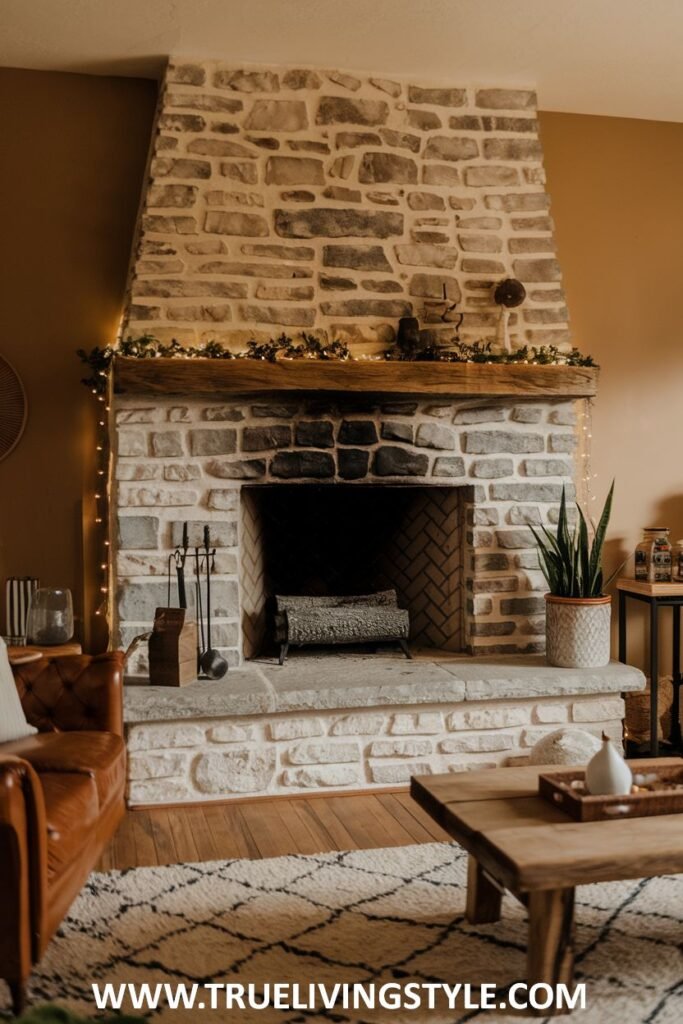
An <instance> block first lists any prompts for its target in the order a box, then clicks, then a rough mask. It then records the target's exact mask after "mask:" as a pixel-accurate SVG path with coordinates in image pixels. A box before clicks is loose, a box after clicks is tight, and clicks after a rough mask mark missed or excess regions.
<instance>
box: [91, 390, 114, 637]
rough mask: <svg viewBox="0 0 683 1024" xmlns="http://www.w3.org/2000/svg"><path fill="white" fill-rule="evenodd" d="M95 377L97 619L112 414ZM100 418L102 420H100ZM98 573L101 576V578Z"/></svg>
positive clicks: (104, 603) (105, 591)
mask: <svg viewBox="0 0 683 1024" xmlns="http://www.w3.org/2000/svg"><path fill="white" fill-rule="evenodd" d="M98 376H99V377H101V378H102V379H103V383H102V385H98V386H97V387H95V388H93V389H92V391H93V394H94V395H95V399H96V401H97V403H98V404H97V406H96V407H95V408H96V409H97V413H98V416H97V419H96V422H97V427H96V437H95V481H96V483H95V486H94V488H93V502H94V515H93V521H94V525H95V527H96V528H97V534H96V538H97V542H98V543H101V544H102V550H101V551H100V553H99V557H98V561H97V566H98V570H99V572H98V575H99V576H100V578H99V580H98V581H97V590H98V592H99V594H100V595H101V598H100V600H99V601H98V607H97V608H96V609H94V613H95V615H97V616H98V617H100V618H101V617H103V616H107V613H108V595H109V591H110V587H109V551H110V542H109V538H108V536H107V531H108V528H109V489H108V485H107V467H108V463H109V435H108V422H107V419H108V418H107V416H105V413H109V412H110V411H111V405H110V402H109V400H108V387H107V373H106V371H105V370H99V371H98ZM100 417H101V418H100ZM100 574H101V575H100Z"/></svg>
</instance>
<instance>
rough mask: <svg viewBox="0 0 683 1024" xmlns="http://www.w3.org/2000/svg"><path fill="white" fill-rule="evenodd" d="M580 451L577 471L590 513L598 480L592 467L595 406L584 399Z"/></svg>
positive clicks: (585, 503) (583, 499)
mask: <svg viewBox="0 0 683 1024" xmlns="http://www.w3.org/2000/svg"><path fill="white" fill-rule="evenodd" d="M578 435H579V451H578V465H577V471H578V476H579V479H580V482H581V500H582V502H583V504H584V505H585V506H586V508H587V509H588V511H589V515H590V506H591V505H592V503H593V502H594V501H595V500H596V495H595V494H594V493H593V481H594V480H596V479H597V475H598V474H597V473H594V472H593V471H592V467H591V447H592V445H591V442H592V440H593V405H592V401H591V399H589V398H587V399H584V400H583V401H582V403H581V411H580V413H579V425H578Z"/></svg>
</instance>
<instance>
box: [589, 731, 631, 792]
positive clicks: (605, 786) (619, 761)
mask: <svg viewBox="0 0 683 1024" xmlns="http://www.w3.org/2000/svg"><path fill="white" fill-rule="evenodd" d="M632 785H633V774H632V772H631V769H630V768H629V766H628V765H627V764H626V762H625V761H624V759H623V757H622V756H621V754H620V753H619V752H618V750H616V749H615V747H614V746H613V744H612V741H611V740H610V738H609V736H606V735H605V733H604V732H603V734H602V746H601V748H600V750H598V752H597V754H595V755H594V756H593V757H592V758H591V759H590V761H589V762H588V765H587V767H586V789H587V790H588V792H589V793H590V794H591V796H624V795H625V794H626V793H630V792H631V786H632Z"/></svg>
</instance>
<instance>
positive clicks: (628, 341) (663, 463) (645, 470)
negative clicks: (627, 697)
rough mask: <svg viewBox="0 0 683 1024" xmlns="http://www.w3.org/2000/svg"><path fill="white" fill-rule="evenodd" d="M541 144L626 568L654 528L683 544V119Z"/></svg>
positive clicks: (616, 126)
mask: <svg viewBox="0 0 683 1024" xmlns="http://www.w3.org/2000/svg"><path fill="white" fill-rule="evenodd" d="M541 140H542V143H543V146H544V151H545V165H546V170H547V174H548V190H549V192H550V194H551V197H552V212H553V214H554V217H555V223H556V231H557V243H558V249H559V259H560V263H561V266H562V270H563V274H564V282H565V288H566V292H567V302H568V305H569V312H570V316H571V326H572V332H573V336H574V339H575V341H576V343H577V345H578V346H579V347H580V348H581V349H582V350H583V351H585V352H590V353H592V354H593V355H594V356H595V357H596V359H597V361H598V362H599V363H600V365H601V367H602V373H601V379H600V388H599V394H598V398H597V400H596V402H595V410H594V415H593V459H592V462H593V471H594V472H595V473H597V479H596V480H595V485H596V493H597V495H598V501H597V502H595V503H594V504H595V505H598V506H600V505H601V503H602V500H603V498H604V495H605V492H606V489H607V487H608V486H609V481H610V480H611V479H612V477H615V478H616V492H615V505H614V514H613V518H612V526H611V530H610V534H609V553H608V563H609V566H611V567H616V565H618V564H619V561H620V560H621V559H622V558H623V557H625V556H626V554H627V553H628V552H630V551H632V549H633V547H634V546H635V544H636V543H637V542H638V540H639V539H640V529H641V527H643V526H650V525H654V526H659V525H665V526H670V527H671V531H672V537H674V538H675V537H683V460H682V459H681V456H680V453H679V450H678V445H679V444H680V442H681V383H682V382H683V337H682V334H683V329H682V326H681V321H682V313H681V280H682V279H681V271H682V269H683V188H682V187H681V171H682V169H683V124H673V123H666V122H655V121H638V120H629V119H625V118H606V117H590V116H585V115H576V114H548V113H546V114H542V115H541ZM627 569H628V570H629V571H630V570H631V569H632V564H629V565H628V566H627ZM633 622H634V626H633V631H632V635H633V638H634V644H633V647H632V649H631V650H630V653H631V654H632V655H633V658H634V659H635V657H636V656H638V655H639V653H640V648H641V645H642V638H643V636H644V616H643V614H642V612H640V611H639V610H636V611H635V612H634V613H633ZM664 647H665V640H663V642H662V650H664ZM666 649H667V650H668V645H666Z"/></svg>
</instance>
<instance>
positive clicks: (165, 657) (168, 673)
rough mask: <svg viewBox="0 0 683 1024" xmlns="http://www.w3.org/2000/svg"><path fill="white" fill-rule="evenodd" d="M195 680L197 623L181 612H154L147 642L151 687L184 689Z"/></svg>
mask: <svg viewBox="0 0 683 1024" xmlns="http://www.w3.org/2000/svg"><path fill="white" fill-rule="evenodd" d="M196 678H197V623H196V622H194V621H193V620H192V619H189V618H188V613H187V610H186V609H185V608H157V610H156V612H155V613H154V627H153V629H152V635H151V636H150V638H149V681H150V684H151V685H152V686H187V684H188V683H193V682H194V681H195V679H196Z"/></svg>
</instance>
